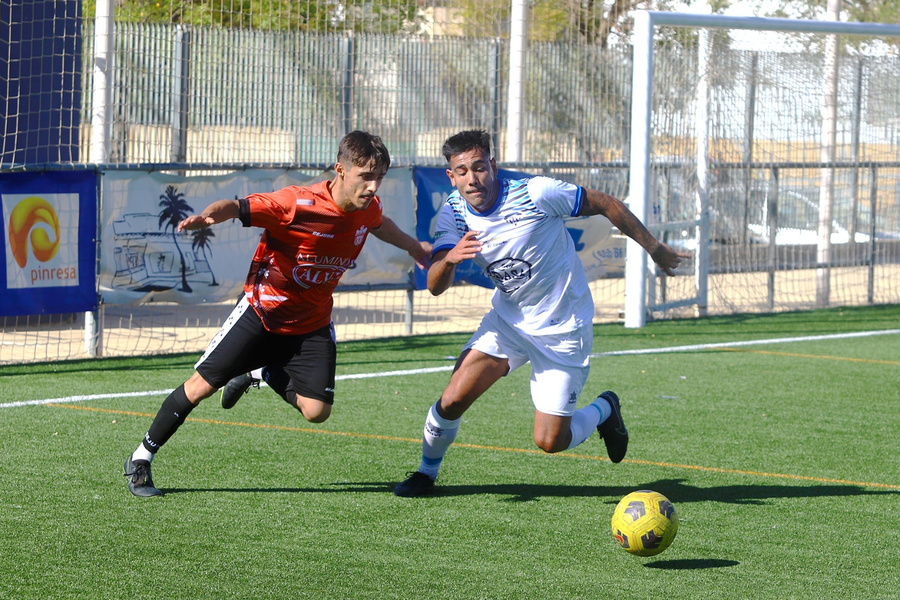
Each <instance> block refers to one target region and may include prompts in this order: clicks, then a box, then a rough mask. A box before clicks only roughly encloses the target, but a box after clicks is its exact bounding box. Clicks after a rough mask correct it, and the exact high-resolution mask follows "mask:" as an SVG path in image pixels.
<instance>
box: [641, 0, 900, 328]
mask: <svg viewBox="0 0 900 600" xmlns="http://www.w3.org/2000/svg"><path fill="white" fill-rule="evenodd" d="M660 26H669V27H693V28H699V29H700V33H699V44H698V49H699V56H698V73H697V77H698V81H697V85H696V93H697V96H696V99H695V104H694V119H695V136H696V139H695V140H694V146H695V147H696V157H695V160H696V175H697V185H696V188H697V189H696V194H695V198H694V202H695V207H696V214H695V220H693V221H691V222H689V223H687V225H689V226H692V227H695V228H696V229H697V248H696V250H695V252H696V254H695V260H694V288H695V292H696V295H695V296H694V297H693V298H690V299H686V300H685V299H683V300H681V301H680V305H681V306H686V305H692V306H694V307H695V314H698V315H702V314H705V310H706V306H707V281H708V277H709V263H708V261H709V242H710V240H709V235H708V231H709V218H708V215H709V213H708V201H709V198H708V184H709V174H708V172H707V167H708V165H709V162H710V161H709V154H708V153H709V145H708V135H709V131H708V123H709V97H708V89H709V88H708V86H709V81H708V79H707V77H708V73H707V72H706V63H705V60H706V59H707V58H708V56H709V52H710V47H711V43H710V35H709V30H710V29H714V30H715V29H719V30H723V29H731V30H753V31H760V32H762V31H770V32H785V33H812V34H835V35H841V34H844V35H855V36H872V37H876V38H882V39H884V38H892V37H896V36H900V25H887V24H876V23H848V22H839V21H810V20H796V19H776V18H761V17H728V16H722V15H694V14H682V13H673V12H655V11H636V12H635V14H634V33H633V42H634V71H633V86H632V107H631V148H630V153H631V154H630V158H631V160H630V164H631V171H630V175H629V206H630V208H631V210H632V211H633V212H634V213H635V214H636V215H637V216H638V218H640V219H641V220H642V221H643V222H644V223H647V222H648V216H649V210H650V207H651V205H652V199H651V192H652V189H651V188H652V185H651V164H650V159H651V155H652V147H651V118H652V114H653V112H652V111H653V106H652V95H653V85H654V81H653V67H654V45H655V43H656V41H657V35H658V31H659V30H658V28H659V27H660ZM821 167H822V169H823V170H825V169H828V168H832V167H833V165H828V164H822V165H821ZM823 212H824V211H823ZM826 214H829V215H830V213H826ZM827 223H828V224H829V226H830V220H827ZM677 225H685V224H684V223H679V224H677ZM667 226H668V225H667V224H666V223H661V228H657V231H660V230H661V229H665V228H666V227H667ZM773 237H774V235H773ZM771 243H773V244H774V242H771ZM818 244H819V246H820V256H821V255H822V254H821V249H822V246H825V247H830V244H831V239H830V235H829V234H826V235H824V236H821V235H820V239H819V241H818ZM649 262H650V261H648V257H647V254H646V253H645V252H644V251H643V249H642V248H641V247H640V246H639V245H638V244H637V243H636V242H634V241H632V240H628V242H627V251H626V266H625V277H626V292H625V294H626V295H625V311H624V312H625V326H626V327H630V328H637V327H642V326H643V325H644V324H645V321H646V318H647V315H648V309H649V308H650V306H649V304H648V282H652V281H654V278H655V273H654V272H653V271H650V270H648V263H649Z"/></svg>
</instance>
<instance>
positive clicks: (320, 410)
mask: <svg viewBox="0 0 900 600" xmlns="http://www.w3.org/2000/svg"><path fill="white" fill-rule="evenodd" d="M297 408H298V409H300V414H302V415H303V418H304V419H306V420H307V421H309V422H310V423H324V422H325V421H327V420H328V417H330V416H331V405H330V404H326V403H324V402H322V401H321V400H314V399H312V398H303V397H300V396H298V397H297Z"/></svg>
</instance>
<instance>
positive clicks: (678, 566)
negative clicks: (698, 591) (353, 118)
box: [644, 558, 741, 571]
mask: <svg viewBox="0 0 900 600" xmlns="http://www.w3.org/2000/svg"><path fill="white" fill-rule="evenodd" d="M739 564H741V563H739V562H738V561H736V560H722V559H720V558H682V559H679V560H658V561H656V562H652V563H647V564H645V565H644V567H646V568H648V569H667V570H672V571H680V570H688V569H718V568H720V567H734V566H737V565H739Z"/></svg>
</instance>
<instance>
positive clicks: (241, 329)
mask: <svg viewBox="0 0 900 600" xmlns="http://www.w3.org/2000/svg"><path fill="white" fill-rule="evenodd" d="M336 363H337V345H336V343H335V337H334V325H333V324H329V325H326V326H325V327H322V328H320V329H317V330H315V331H311V332H309V333H304V334H302V335H280V334H276V333H272V332H270V331H267V330H266V329H265V328H264V327H263V325H262V321H260V319H259V316H258V315H257V314H256V312H255V311H254V310H253V309H252V308H251V307H250V304H249V303H248V302H247V300H246V298H243V299H241V300H240V302H238V304H237V306H235V308H234V310H233V311H232V312H231V315H229V316H228V318H227V319H226V320H225V324H224V325H222V328H221V329H220V330H219V332H218V333H216V335H215V337H213V339H212V341H211V342H210V343H209V346H208V347H207V348H206V352H205V353H204V354H203V356H201V357H200V360H198V361H197V364H196V365H194V368H195V369H196V370H197V372H198V373H200V375H201V376H203V379H205V380H206V381H207V383H209V384H210V385H211V386H213V387H215V388H216V389H218V388H220V387H222V386H223V385H225V384H226V383H228V381H229V380H230V379H231V378H232V377H235V376H237V375H241V374H242V373H249V372H250V371H252V370H254V369H258V368H260V367H271V366H278V367H281V368H283V369H284V370H285V372H287V374H288V375H289V376H290V378H291V385H290V387H291V389H293V390H294V391H295V392H296V393H297V394H299V395H301V396H305V397H307V398H315V399H317V400H321V401H322V402H325V403H326V404H334V372H335V366H336Z"/></svg>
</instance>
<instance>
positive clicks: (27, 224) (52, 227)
mask: <svg viewBox="0 0 900 600" xmlns="http://www.w3.org/2000/svg"><path fill="white" fill-rule="evenodd" d="M42 225H44V226H42ZM51 233H52V236H51ZM29 241H30V242H31V252H32V254H33V255H34V257H35V258H36V259H37V260H38V261H40V262H48V261H50V260H52V259H53V257H54V256H56V253H57V252H58V251H59V217H58V216H57V215H56V211H55V210H53V207H52V206H50V203H49V202H47V201H46V200H44V199H43V198H39V197H37V196H29V197H27V198H25V199H23V200H22V201H21V202H19V203H18V204H17V205H16V206H15V208H13V210H12V213H10V216H9V245H10V249H11V251H12V255H13V258H14V259H15V261H16V264H18V265H19V266H20V267H22V268H25V265H26V264H28V245H29V244H28V242H29Z"/></svg>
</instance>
